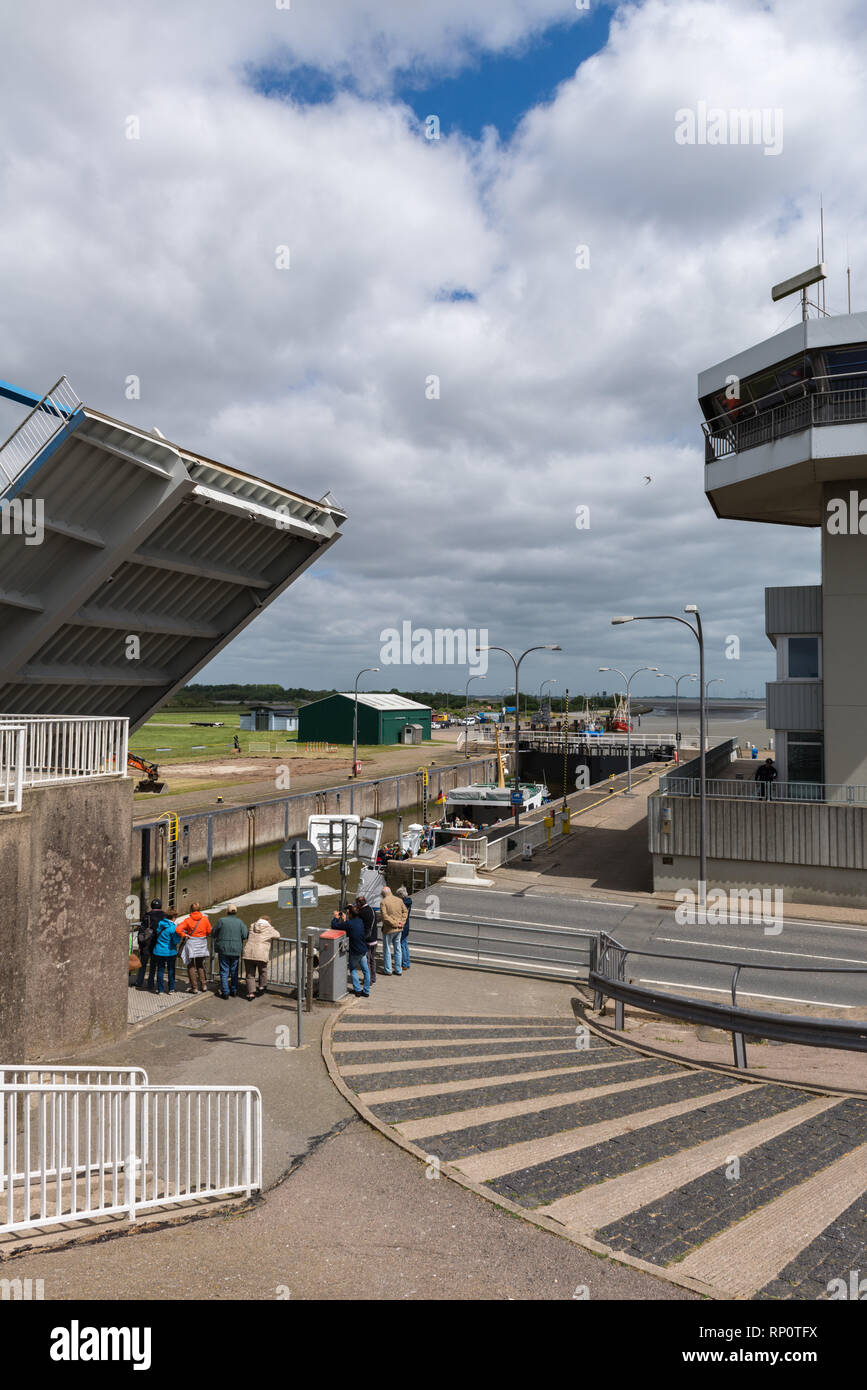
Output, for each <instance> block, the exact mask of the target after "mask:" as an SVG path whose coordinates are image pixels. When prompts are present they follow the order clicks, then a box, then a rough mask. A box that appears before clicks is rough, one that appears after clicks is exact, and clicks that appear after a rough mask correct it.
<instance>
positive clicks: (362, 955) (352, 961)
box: [331, 884, 412, 999]
mask: <svg viewBox="0 0 867 1390" xmlns="http://www.w3.org/2000/svg"><path fill="white" fill-rule="evenodd" d="M411 912H412V898H411V897H410V896H409V893H408V892H407V890H406V888H404V887H402V886H401V887H399V888H398V889H397V891H396V892H394V893H393V892H392V891H391V889H390V888H389V887H388V885H387V884H384V885H383V886H382V888H381V889H380V895H379V902H378V903H376V902H375V900H374V899H373V898H372V899H371V901H370V902H368V901H367V899H366V898H365V897H364V896H363V895H360V896H359V897H357V898H356V899H355V901H354V902H353V903H350V905H349V907H347V908H346V909H344V910H338V911H337V912H335V914H334V916H333V918H332V919H331V926H332V928H333V929H334V930H335V931H342V932H345V933H346V935H347V937H348V938H349V980H350V991H349V992H350V994H354V995H355V996H356V997H357V998H364V999H369V998H370V989H371V986H372V985H375V984H376V980H377V973H376V947H377V942H378V940H379V933H380V931H381V932H382V973H383V974H384V975H402V974H403V972H404V970H409V968H410V958H409V919H410V914H411Z"/></svg>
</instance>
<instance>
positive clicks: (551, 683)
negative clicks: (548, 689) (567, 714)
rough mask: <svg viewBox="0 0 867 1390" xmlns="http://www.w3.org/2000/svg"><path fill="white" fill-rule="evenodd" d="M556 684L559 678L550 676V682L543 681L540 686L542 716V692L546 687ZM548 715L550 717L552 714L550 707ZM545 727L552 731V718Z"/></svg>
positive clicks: (540, 710) (540, 711)
mask: <svg viewBox="0 0 867 1390" xmlns="http://www.w3.org/2000/svg"><path fill="white" fill-rule="evenodd" d="M556 684H557V677H556V676H549V678H548V680H546V681H543V682H542V684H541V685H540V686H539V713H540V714H541V713H542V691H543V690H544V689H545V686H546V685H556ZM548 713H549V715H550V713H551V711H550V707H549V710H548ZM545 727H546V728H548V729H550V727H551V720H550V718H549V720H548V723H547V724H546V726H545Z"/></svg>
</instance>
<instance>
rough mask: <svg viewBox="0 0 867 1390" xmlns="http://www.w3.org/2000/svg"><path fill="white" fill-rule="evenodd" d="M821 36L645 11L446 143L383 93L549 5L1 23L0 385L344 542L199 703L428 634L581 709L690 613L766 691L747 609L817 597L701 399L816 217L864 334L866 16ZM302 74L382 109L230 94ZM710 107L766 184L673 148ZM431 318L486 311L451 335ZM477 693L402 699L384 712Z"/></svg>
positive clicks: (224, 666)
mask: <svg viewBox="0 0 867 1390" xmlns="http://www.w3.org/2000/svg"><path fill="white" fill-rule="evenodd" d="M822 16H823V23H822V29H821V31H817V26H816V20H815V10H814V7H813V6H812V5H811V6H809V7H808V6H807V5H806V3H803V0H785V4H784V3H782V0H778V2H777V3H774V4H769V5H766V6H764V7H762V8H757V7H756V6H755V5H754V4H753V3H747V0H734V2H732V0H726V3H721V0H676V2H675V0H671V2H670V3H665V2H664V0H648V3H647V4H645V5H636V6H629V7H624V8H623V9H622V11H621V13H620V17H619V19H618V21H617V23H616V25H615V29H614V32H613V36H612V41H611V44H610V45H609V47H608V48H607V49H606V50H605V51H604V52H603V53H601V54H599V55H598V56H596V57H594V58H593V59H591V60H590V61H589V62H587V63H585V64H584V65H583V66H582V67H581V68H580V69H579V71H578V73H577V75H576V76H575V78H574V79H571V80H570V81H568V82H566V83H564V84H563V85H562V86H561V87H560V89H559V91H558V93H557V96H556V99H554V100H553V101H552V102H551V103H550V104H547V105H545V106H544V107H540V108H538V109H537V110H535V111H533V112H531V113H530V114H529V115H528V117H527V118H526V120H525V121H524V123H523V125H522V126H521V127H520V128H519V130H518V131H517V133H516V136H515V138H514V140H513V141H512V142H511V144H509V145H507V146H503V145H501V144H499V143H498V141H497V140H496V138H495V137H494V136H492V135H489V136H488V137H487V138H486V140H485V142H484V143H483V144H480V145H475V144H473V143H471V142H469V141H465V140H463V139H461V138H459V137H451V138H448V139H445V138H444V139H442V140H441V141H439V142H437V143H434V142H427V141H425V140H424V138H423V137H422V135H421V133H420V131H419V129H418V126H417V122H416V121H415V119H414V117H413V116H412V114H411V113H410V112H409V111H408V110H407V109H406V108H405V107H404V106H402V105H401V104H400V103H399V102H398V101H396V100H395V99H394V98H393V97H391V96H390V95H389V94H388V86H389V82H390V80H391V78H392V77H393V75H394V73H395V71H396V70H397V69H398V68H401V67H410V66H412V65H429V66H431V67H433V68H436V67H440V68H442V67H446V68H448V67H454V66H457V65H460V64H461V63H465V62H467V61H470V60H471V59H472V57H473V55H474V53H476V52H477V50H478V49H489V50H494V51H499V50H501V49H503V48H505V47H508V46H512V45H515V44H517V43H520V42H522V41H523V40H526V39H527V37H528V36H531V35H532V34H533V33H534V32H535V31H536V30H537V29H538V28H539V27H540V26H544V25H545V24H547V23H550V22H552V21H559V20H565V19H567V18H568V19H573V18H575V15H574V14H573V13H572V12H571V11H570V9H569V6H568V5H566V4H565V3H564V0H558V2H557V3H556V4H555V3H551V2H550V0H536V2H535V3H527V0H522V3H518V0H508V3H507V2H506V0H496V3H490V4H479V3H475V2H474V0H469V3H467V0H444V2H441V3H439V4H438V5H437V6H423V7H417V6H411V5H406V4H403V3H397V0H394V3H385V0H379V3H375V0H365V3H352V4H350V3H348V2H347V4H345V5H340V6H337V5H334V4H332V5H328V4H325V5H323V4H321V3H319V4H317V5H314V4H313V3H312V0H311V3H307V4H305V3H304V0H293V3H292V8H291V10H283V11H279V10H277V9H276V6H275V7H273V9H272V8H270V7H268V6H267V5H266V6H262V7H255V6H251V7H246V6H243V7H242V6H241V5H240V4H239V3H238V4H234V3H233V4H222V5H221V4H210V3H209V4H207V5H204V4H201V5H199V4H187V5H184V6H179V7H176V8H175V7H171V6H169V5H167V4H162V3H154V4H151V5H150V6H148V7H146V8H145V9H142V8H136V7H123V8H120V7H116V8H115V9H113V10H106V9H105V7H103V6H102V5H99V6H95V5H87V4H85V5H83V6H76V7H74V8H73V9H71V10H67V9H65V8H61V7H59V6H57V5H56V4H47V3H45V4H42V5H40V4H36V5H35V6H31V7H28V9H27V11H26V14H25V12H21V13H20V14H19V15H17V16H14V17H13V18H12V19H11V20H9V21H8V22H7V27H8V28H9V29H10V30H11V32H10V34H9V36H8V37H9V45H8V52H9V59H8V84H7V86H6V88H5V90H4V95H3V97H2V99H0V135H2V137H3V138H2V149H3V154H2V156H0V158H2V160H3V165H4V167H3V176H4V185H5V193H4V201H5V207H4V216H3V219H2V222H0V256H2V265H3V267H4V272H5V273H4V285H3V342H4V352H3V358H4V361H3V364H2V367H0V375H2V376H6V377H11V378H12V379H17V380H20V381H22V382H23V383H24V384H26V385H30V386H33V387H38V386H42V385H48V384H49V383H50V382H51V381H53V380H54V379H55V378H56V377H57V376H58V375H59V374H60V373H61V372H62V371H66V372H68V374H69V375H70V377H71V378H72V380H73V382H74V384H75V385H76V386H77V387H78V388H79V390H80V392H81V394H82V395H83V396H84V397H85V399H86V400H87V401H88V402H89V403H92V404H93V405H95V406H97V407H100V408H103V409H105V410H106V411H107V412H109V413H113V414H117V415H119V416H121V417H122V418H129V419H132V420H135V421H138V422H140V423H143V424H145V425H147V426H150V425H153V424H156V425H158V426H159V427H160V428H161V429H162V430H163V431H164V432H165V433H166V434H167V435H169V437H172V438H176V439H178V440H179V441H181V442H183V443H185V444H188V445H189V446H190V447H193V448H196V447H198V448H201V449H202V451H203V452H205V453H208V454H210V455H212V456H213V457H216V458H222V459H225V460H226V461H227V462H232V463H235V464H237V465H238V466H240V467H246V468H249V469H251V470H253V471H260V472H261V473H262V474H263V475H264V476H266V477H273V478H274V479H276V480H279V481H281V482H283V483H285V484H287V485H289V486H291V487H294V488H297V489H298V490H299V491H302V492H307V493H309V494H311V495H315V496H320V495H321V494H322V493H323V492H324V491H325V489H326V488H331V489H332V491H333V494H334V496H335V497H336V499H337V500H338V501H339V502H340V503H341V504H343V505H344V506H346V507H347V509H348V511H349V513H350V520H349V522H348V523H347V526H346V531H345V538H344V539H343V540H342V541H341V542H340V544H339V545H338V546H336V547H335V548H334V549H333V550H332V551H331V552H330V553H329V555H328V557H327V558H326V560H325V561H324V562H322V563H321V564H320V565H318V566H314V567H313V569H311V571H310V572H309V573H308V575H307V576H305V578H304V579H303V580H301V581H300V582H299V583H298V585H296V586H295V587H293V588H292V589H291V590H290V591H289V593H288V594H287V595H285V596H284V598H283V599H282V600H280V601H279V602H278V603H277V604H276V605H275V606H274V607H273V608H272V609H271V610H269V611H268V612H266V613H265V614H264V615H263V616H262V617H261V618H260V619H258V620H257V622H256V623H255V624H254V625H253V626H252V627H251V628H250V629H249V630H248V631H247V633H246V634H245V635H244V636H243V637H242V638H240V639H239V640H238V641H237V642H236V643H235V644H233V646H232V647H231V648H230V649H228V650H227V651H226V652H225V653H224V654H223V655H222V656H221V657H220V658H219V659H218V661H217V662H215V663H214V664H213V665H212V667H211V668H210V669H209V670H208V672H207V673H206V674H203V679H210V678H213V679H219V678H227V679H228V678H235V677H237V676H238V675H240V674H241V672H243V674H244V677H245V678H246V679H256V678H261V679H263V680H281V681H285V682H286V683H288V684H310V685H327V684H336V685H337V686H341V685H345V684H346V681H347V679H349V677H350V676H351V675H352V673H353V672H354V671H355V670H357V669H358V668H359V667H360V666H362V665H365V664H368V662H369V661H371V659H372V658H373V657H374V656H375V655H376V653H377V652H378V645H379V643H378V635H379V632H380V631H381V630H382V629H383V628H384V627H387V626H393V625H396V624H399V623H400V622H401V621H402V620H403V619H405V618H409V619H411V620H412V621H414V622H415V623H416V624H423V625H426V626H431V627H435V626H454V625H456V624H460V623H465V624H467V625H472V626H477V627H478V626H487V627H488V628H489V629H490V632H491V641H493V642H501V643H503V644H504V645H507V646H508V645H514V646H519V645H522V644H523V645H529V644H530V643H532V642H533V641H536V640H540V641H559V642H560V643H561V644H562V645H563V647H564V648H565V649H566V651H565V653H564V655H563V656H555V657H551V658H541V657H540V658H533V659H532V660H533V661H536V660H539V661H544V662H546V663H548V662H556V663H559V664H558V666H557V668H556V671H555V670H554V668H553V666H552V669H551V674H557V672H560V674H559V675H558V683H559V684H558V688H563V687H565V685H566V684H571V686H572V688H573V689H574V688H580V687H581V686H582V684H583V683H584V682H585V681H587V682H589V683H590V684H591V685H593V684H595V681H594V680H593V677H594V676H595V673H596V668H597V667H598V666H599V665H601V664H606V663H607V662H610V661H613V662H615V664H617V665H620V664H622V662H623V661H627V662H628V661H631V660H634V661H635V664H643V663H644V662H646V661H650V660H651V658H652V660H653V664H659V665H662V666H664V667H665V668H666V669H672V668H673V666H675V665H677V662H678V661H680V662H681V666H682V663H683V662H686V663H687V667H683V666H682V668H683V669H687V668H688V664H689V663H690V662H691V661H692V660H693V654H692V652H691V650H690V647H689V641H690V639H689V638H688V636H687V635H685V634H684V636H683V639H682V641H681V640H680V638H679V635H678V633H677V630H676V629H672V632H671V634H667V635H666V637H665V638H663V635H662V633H661V632H658V631H655V630H653V629H652V628H651V627H650V625H647V626H646V627H643V628H641V627H639V628H634V629H622V630H619V631H618V630H612V629H611V628H610V627H609V624H608V619H609V616H610V614H611V613H616V612H622V611H629V610H631V609H634V608H635V607H636V606H638V607H646V608H649V609H651V610H653V611H671V610H672V609H673V610H674V611H677V607H678V605H680V604H682V603H684V602H688V601H696V602H699V603H700V604H702V606H703V611H704V612H705V615H706V620H707V623H708V626H709V630H710V634H711V642H712V654H711V658H710V660H709V666H710V674H723V675H725V676H726V678H727V689H728V691H729V692H730V693H737V692H738V691H739V690H740V689H742V688H745V687H750V688H752V689H757V688H758V687H759V685H760V682H761V681H762V680H763V679H765V678H766V677H769V676H770V675H771V665H772V661H771V657H772V652H771V648H770V647H769V645H768V644H767V642H766V640H765V639H764V636H763V634H762V618H763V601H762V597H763V596H762V588H763V585H765V584H767V583H786V582H812V581H813V580H814V579H815V576H816V558H817V553H818V551H817V545H816V544H815V543H814V539H813V538H810V537H808V536H807V535H806V534H805V533H803V532H801V531H799V530H792V531H789V530H788V529H785V528H774V529H771V528H758V527H753V526H749V525H747V524H745V523H728V522H720V521H717V520H716V519H715V518H714V516H713V514H712V512H711V510H710V507H709V506H708V504H707V502H706V500H705V498H704V493H703V456H702V451H701V447H700V445H701V437H700V432H699V427H698V412H697V408H696V405H695V376H696V373H697V371H698V370H699V369H701V368H703V367H706V366H708V365H710V364H711V363H712V362H713V361H716V360H719V359H721V358H723V357H725V356H727V355H728V354H729V353H730V352H732V351H735V350H737V349H738V348H739V347H742V346H746V345H747V344H748V343H750V342H752V341H756V340H758V339H760V338H762V337H767V336H770V335H771V334H772V333H773V332H775V331H776V330H777V329H778V328H779V327H780V326H781V325H782V321H783V319H784V316H785V313H786V312H787V306H783V307H782V308H781V307H780V306H774V307H772V306H771V304H770V301H769V288H770V285H771V283H773V281H775V280H777V279H780V278H783V277H784V276H785V275H787V274H790V273H793V272H794V271H796V270H797V269H798V268H800V267H801V266H802V265H805V264H807V263H808V262H809V261H810V260H811V259H812V255H813V253H814V246H815V223H816V219H817V211H818V193H819V189H820V188H822V189H824V190H825V197H826V225H827V228H828V231H829V247H830V254H829V261H830V264H831V267H832V270H833V272H834V278H833V279H832V281H831V282H830V285H829V291H828V294H829V303H830V304H833V306H834V307H835V309H838V310H839V309H841V308H845V281H844V280H843V279H842V277H841V271H842V269H843V266H844V262H845V238H846V237H847V236H848V238H849V241H850V244H851V247H852V252H853V266H854V274H855V285H856V294H857V288H858V286H859V285H860V284H863V283H864V281H865V275H867V263H865V262H864V260H863V258H862V255H861V250H860V247H861V245H862V244H863V242H864V236H863V232H864V227H865V209H864V206H863V203H864V194H863V192H862V189H863V188H864V186H865V181H864V179H863V177H860V175H862V174H863V165H864V162H865V155H864V153H863V152H862V150H861V148H860V147H859V145H858V142H857V140H856V139H853V138H852V137H853V134H854V133H855V132H857V131H858V130H860V129H861V128H862V126H863V124H864V117H865V104H867V98H865V95H864V92H863V88H862V86H861V84H860V83H859V81H858V69H857V52H858V48H857V40H858V39H859V37H860V38H861V39H862V40H863V20H862V18H861V14H860V12H859V9H858V7H857V6H856V5H855V4H850V3H848V0H839V3H836V4H835V3H831V4H829V5H826V6H824V7H823V11H822ZM576 22H577V21H576ZM287 54H288V58H287ZM287 61H293V62H303V63H309V64H315V65H318V66H320V67H322V68H324V69H327V70H329V71H331V72H332V73H335V74H337V75H338V76H340V75H352V76H353V77H354V78H355V79H356V80H357V84H358V86H359V87H360V89H361V90H362V92H366V93H368V94H369V95H366V96H365V95H349V94H343V95H341V96H339V97H338V98H337V99H336V100H335V101H334V102H333V103H330V104H328V105H319V106H312V107H306V108H299V107H298V106H296V105H293V104H292V102H291V101H289V100H288V99H283V100H279V99H269V98H266V97H264V96H262V95H261V94H259V93H258V92H256V91H255V90H254V89H253V88H252V87H251V86H250V85H249V83H247V82H246V81H245V73H246V72H247V67H248V65H249V64H252V65H269V64H272V63H273V64H277V65H278V66H279V65H280V64H281V63H282V64H285V63H286V62H287ZM482 71H483V69H482ZM699 100H706V101H707V102H709V103H710V104H713V105H720V106H724V107H729V106H733V107H742V106H759V107H765V106H768V107H772V108H777V107H780V108H781V109H782V110H783V113H784V122H785V140H784V148H783V153H782V154H781V155H780V156H779V157H777V158H768V157H765V156H764V155H763V154H762V151H761V150H760V149H755V148H748V147H747V148H744V147H741V148H734V147H731V148H712V147H707V146H704V147H684V146H679V145H677V144H676V143H675V140H674V128H675V112H676V111H677V110H678V109H679V108H681V107H684V106H690V105H693V104H694V103H696V102H698V101H699ZM130 114H135V115H137V116H138V118H139V120H140V123H141V138H140V139H138V140H129V139H127V138H126V137H125V126H124V122H125V119H126V117H127V116H128V115H130ZM581 243H586V244H587V245H588V246H589V247H590V267H589V269H587V270H578V269H576V267H575V248H576V246H577V245H578V244H581ZM283 244H286V245H289V247H290V249H291V261H292V265H291V269H290V270H287V271H282V270H278V269H277V268H276V267H275V252H276V248H277V247H278V246H279V245H283ZM443 287H446V288H450V289H454V288H459V287H466V288H467V289H469V290H470V291H472V292H473V293H474V294H475V295H476V296H477V300H476V302H460V303H449V302H442V301H439V302H438V301H437V299H436V295H437V292H438V291H439V290H440V289H441V288H443ZM132 373H135V374H136V375H138V376H139V377H140V379H141V383H142V395H141V400H140V401H139V402H128V401H126V400H125V399H124V395H123V387H124V381H125V378H126V377H127V376H128V375H129V374H132ZM431 374H436V375H437V376H439V378H440V381H441V397H440V399H439V400H435V401H432V400H428V399H426V396H425V381H426V379H427V378H428V377H429V376H430V375H431ZM648 474H649V475H650V476H651V478H652V483H651V484H650V485H647V486H646V485H645V483H644V478H645V475H648ZM579 503H586V504H588V505H590V507H591V527H590V529H589V530H588V531H586V532H579V531H576V529H575V525H574V518H575V507H576V505H577V504H579ZM729 633H737V634H739V635H740V636H741V638H742V642H743V648H744V656H743V659H742V661H741V663H740V665H739V667H738V675H737V676H735V675H732V674H731V668H732V667H733V666H734V663H731V662H725V661H724V660H723V658H722V644H723V640H724V638H725V636H727V635H728V634H729ZM529 668H530V662H528V677H527V678H528V681H529V683H530V687H531V688H532V684H533V682H534V681H537V675H536V669H537V668H536V667H535V666H534V667H533V668H532V670H530V669H529ZM547 669H548V666H547V665H546V666H545V670H546V671H547ZM678 669H681V668H678ZM741 673H742V674H741ZM541 674H543V673H540V675H539V678H541ZM500 679H501V677H500V675H499V674H498V672H497V669H496V668H495V667H494V665H493V662H492V667H491V675H490V676H489V681H490V682H498V681H499V680H500ZM464 680H465V673H462V672H458V671H455V672H452V673H449V672H448V671H439V672H430V673H428V672H425V671H424V669H423V668H412V669H411V670H410V671H407V672H401V671H400V670H399V668H395V676H394V680H393V682H392V680H389V681H388V682H387V683H388V684H392V683H394V684H400V685H407V684H414V685H418V686H421V685H432V686H435V685H437V684H441V685H442V684H451V685H452V688H453V689H458V688H461V689H462V688H463V682H464ZM502 681H503V683H505V682H506V673H505V671H504V672H503V673H502Z"/></svg>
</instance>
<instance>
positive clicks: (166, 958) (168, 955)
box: [151, 917, 181, 994]
mask: <svg viewBox="0 0 867 1390" xmlns="http://www.w3.org/2000/svg"><path fill="white" fill-rule="evenodd" d="M180 940H181V938H180V936H179V935H178V932H177V928H176V927H175V924H174V922H173V921H172V919H171V917H161V918H160V920H159V922H158V923H157V939H156V941H155V942H154V947H153V951H152V952H151V955H152V956H153V958H154V960H155V961H156V966H157V983H156V989H153V987H151V988H152V992H153V993H154V994H174V992H175V961H176V960H177V955H178V942H179V941H180ZM163 971H166V972H167V975H168V983H169V987H168V989H163Z"/></svg>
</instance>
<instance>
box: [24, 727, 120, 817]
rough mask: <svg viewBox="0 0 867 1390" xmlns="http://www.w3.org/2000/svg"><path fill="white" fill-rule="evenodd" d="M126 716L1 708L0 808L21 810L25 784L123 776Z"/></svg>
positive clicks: (27, 785)
mask: <svg viewBox="0 0 867 1390" xmlns="http://www.w3.org/2000/svg"><path fill="white" fill-rule="evenodd" d="M128 743H129V720H128V719H117V718H104V717H103V716H101V715H80V716H75V717H71V718H66V717H64V716H60V715H57V716H55V715H48V714H0V809H12V810H16V811H20V810H21V797H22V792H23V789H24V788H25V787H35V786H40V785H47V784H51V783H58V782H76V781H81V780H88V779H93V778H95V777H125V776H126V759H127V748H128Z"/></svg>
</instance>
